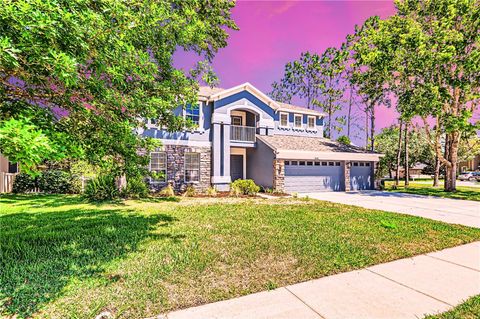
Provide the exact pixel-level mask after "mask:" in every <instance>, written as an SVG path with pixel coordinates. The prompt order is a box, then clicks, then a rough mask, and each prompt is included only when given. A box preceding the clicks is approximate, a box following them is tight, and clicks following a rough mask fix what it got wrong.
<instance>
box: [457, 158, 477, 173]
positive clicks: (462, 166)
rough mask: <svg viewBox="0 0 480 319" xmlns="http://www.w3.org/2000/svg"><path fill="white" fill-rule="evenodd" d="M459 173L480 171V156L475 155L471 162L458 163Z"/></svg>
mask: <svg viewBox="0 0 480 319" xmlns="http://www.w3.org/2000/svg"><path fill="white" fill-rule="evenodd" d="M458 170H459V173H462V172H473V171H480V154H477V155H475V157H474V158H472V159H471V160H468V161H465V162H460V163H458Z"/></svg>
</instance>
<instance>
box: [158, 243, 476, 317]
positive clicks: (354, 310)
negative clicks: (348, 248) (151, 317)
mask: <svg viewBox="0 0 480 319" xmlns="http://www.w3.org/2000/svg"><path fill="white" fill-rule="evenodd" d="M476 294H480V242H475V243H471V244H467V245H463V246H458V247H455V248H450V249H445V250H442V251H438V252H434V253H429V254H425V255H420V256H416V257H413V258H406V259H400V260H397V261H393V262H389V263H386V264H380V265H376V266H372V267H368V268H365V269H362V270H358V271H351V272H347V273H342V274H338V275H333V276H329V277H324V278H320V279H316V280H311V281H307V282H304V283H300V284H295V285H291V286H287V287H283V288H279V289H275V290H272V291H264V292H260V293H256V294H252V295H248V296H244V297H240V298H235V299H231V300H226V301H220V302H216V303H212V304H207V305H203V306H199V307H194V308H188V309H185V310H180V311H176V312H171V313H169V314H166V315H161V316H158V317H157V318H168V319H187V318H188V319H208V318H235V319H239V318H245V319H246V318H249V319H251V318H289V319H290V318H324V319H334V318H339V319H340V318H341V319H345V318H352V319H359V318H368V319H376V318H385V319H387V318H388V319H394V318H402V319H403V318H422V317H423V316H424V315H427V314H434V313H439V312H443V311H446V310H448V309H450V308H452V307H453V306H455V305H457V304H459V303H461V302H462V301H463V300H465V299H467V298H469V297H471V296H473V295H476Z"/></svg>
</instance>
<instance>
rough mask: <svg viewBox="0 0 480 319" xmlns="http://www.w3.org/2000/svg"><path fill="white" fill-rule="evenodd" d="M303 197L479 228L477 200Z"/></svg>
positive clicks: (376, 194)
mask: <svg viewBox="0 0 480 319" xmlns="http://www.w3.org/2000/svg"><path fill="white" fill-rule="evenodd" d="M301 196H308V197H310V198H314V199H319V200H324V201H329V202H333V203H340V204H347V205H354V206H360V207H364V208H370V209H378V210H383V211H388V212H394V213H403V214H408V215H414V216H420V217H424V218H430V219H434V220H439V221H442V222H445V223H450V224H460V225H465V226H470V227H477V228H480V203H479V202H476V201H470V200H461V199H452V198H441V197H434V196H422V195H416V194H407V193H395V192H382V191H358V192H323V193H308V194H307V193H306V194H301Z"/></svg>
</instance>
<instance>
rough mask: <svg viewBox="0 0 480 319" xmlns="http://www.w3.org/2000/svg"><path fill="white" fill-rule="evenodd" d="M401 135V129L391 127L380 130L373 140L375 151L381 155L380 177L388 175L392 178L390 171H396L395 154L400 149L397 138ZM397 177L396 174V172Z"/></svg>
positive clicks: (397, 165)
mask: <svg viewBox="0 0 480 319" xmlns="http://www.w3.org/2000/svg"><path fill="white" fill-rule="evenodd" d="M400 133H401V127H400V129H399V127H398V126H395V125H392V126H390V127H386V128H384V129H382V131H381V132H380V133H379V134H378V135H377V136H376V138H375V149H376V150H377V151H379V152H381V153H382V154H383V156H382V157H381V158H380V163H379V170H380V171H381V172H382V175H385V174H386V173H388V175H389V176H390V178H393V176H392V171H394V170H395V169H398V167H399V164H398V161H397V155H398V154H397V152H398V151H400V152H401V149H400V148H399V147H398V136H399V135H400ZM397 176H398V172H397Z"/></svg>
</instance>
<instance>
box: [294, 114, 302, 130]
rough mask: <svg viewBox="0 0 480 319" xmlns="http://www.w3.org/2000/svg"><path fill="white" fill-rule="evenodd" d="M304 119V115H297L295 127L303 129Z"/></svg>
mask: <svg viewBox="0 0 480 319" xmlns="http://www.w3.org/2000/svg"><path fill="white" fill-rule="evenodd" d="M302 118H303V116H302V115H299V114H295V118H294V119H295V127H296V128H299V127H302Z"/></svg>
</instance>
